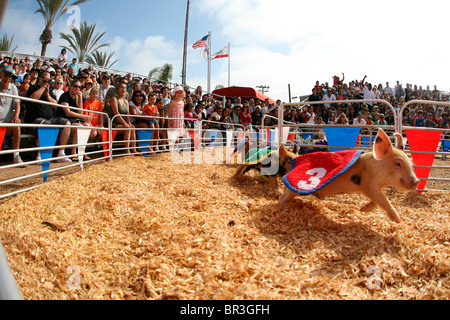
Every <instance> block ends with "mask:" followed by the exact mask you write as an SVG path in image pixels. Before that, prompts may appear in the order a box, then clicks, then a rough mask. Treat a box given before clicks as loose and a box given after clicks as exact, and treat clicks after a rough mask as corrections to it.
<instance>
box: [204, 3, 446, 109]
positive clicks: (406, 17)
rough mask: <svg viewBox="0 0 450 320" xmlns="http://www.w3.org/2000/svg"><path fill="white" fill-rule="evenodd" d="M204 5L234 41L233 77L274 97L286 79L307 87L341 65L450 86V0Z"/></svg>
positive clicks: (353, 75) (283, 93)
mask: <svg viewBox="0 0 450 320" xmlns="http://www.w3.org/2000/svg"><path fill="white" fill-rule="evenodd" d="M199 7H201V8H202V10H203V13H204V14H208V15H210V17H211V18H212V19H216V21H217V22H218V23H219V24H220V27H218V28H217V29H220V28H221V32H222V34H223V36H224V37H226V38H229V39H230V41H231V42H232V79H234V80H232V82H233V83H235V84H247V85H249V86H256V85H258V83H259V82H262V84H266V85H270V86H271V90H270V92H269V95H271V96H272V97H273V98H281V99H282V100H285V101H286V100H287V98H288V92H287V84H288V83H290V84H291V87H292V90H293V92H294V93H293V95H297V94H309V92H310V89H311V88H312V86H313V85H314V83H315V81H316V80H319V81H320V82H326V81H328V82H331V81H332V76H333V75H339V76H341V72H343V73H345V75H346V79H347V80H352V79H362V78H363V77H364V75H368V78H367V81H371V82H373V83H383V84H384V83H385V82H386V81H389V82H391V83H394V82H395V81H396V80H400V81H401V82H403V83H406V82H411V83H417V84H418V85H423V86H426V85H430V86H432V85H434V84H437V85H438V88H440V89H442V90H448V88H449V87H450V86H449V83H448V76H447V74H448V72H447V71H448V68H447V67H446V59H445V54H446V52H447V51H448V49H449V46H448V44H447V41H446V39H445V36H446V32H445V30H446V26H445V23H446V22H445V21H446V14H447V12H448V9H449V8H450V4H448V3H447V2H442V1H433V0H431V1H428V2H427V3H426V5H424V3H423V2H419V1H386V0H379V1H376V2H371V3H368V2H361V1H345V0H343V1H328V0H322V1H320V2H313V1H290V0H279V1H270V0H261V1H250V0H249V1H243V0H229V1H213V2H212V1H206V0H204V1H202V2H201V4H200V5H199ZM224 78H225V75H224V74H223V73H222V74H221V75H220V76H219V79H220V80H219V81H222V82H223V79H224ZM272 88H273V89H272Z"/></svg>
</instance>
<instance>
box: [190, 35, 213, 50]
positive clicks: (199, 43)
mask: <svg viewBox="0 0 450 320" xmlns="http://www.w3.org/2000/svg"><path fill="white" fill-rule="evenodd" d="M208 37H209V35H207V36H204V37H203V38H202V39H201V40H199V41H197V42H196V43H194V45H193V46H192V48H194V49H198V48H203V47H204V46H206V43H207V41H208Z"/></svg>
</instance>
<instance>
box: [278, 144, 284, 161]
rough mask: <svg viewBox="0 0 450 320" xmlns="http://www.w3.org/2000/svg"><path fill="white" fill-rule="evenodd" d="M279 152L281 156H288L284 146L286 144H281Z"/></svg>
mask: <svg viewBox="0 0 450 320" xmlns="http://www.w3.org/2000/svg"><path fill="white" fill-rule="evenodd" d="M278 154H279V156H280V158H284V157H285V156H286V148H285V147H284V144H282V145H281V146H280V150H279V151H278Z"/></svg>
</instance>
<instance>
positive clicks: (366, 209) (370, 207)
mask: <svg viewBox="0 0 450 320" xmlns="http://www.w3.org/2000/svg"><path fill="white" fill-rule="evenodd" d="M376 207H377V204H376V203H375V202H373V201H371V202H369V203H368V204H366V205H365V206H364V207H362V208H361V210H360V211H361V212H371V211H373V210H374V209H375V208H376Z"/></svg>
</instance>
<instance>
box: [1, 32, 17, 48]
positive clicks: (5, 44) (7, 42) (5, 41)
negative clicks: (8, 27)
mask: <svg viewBox="0 0 450 320" xmlns="http://www.w3.org/2000/svg"><path fill="white" fill-rule="evenodd" d="M13 41H14V35H13V36H12V37H11V39H8V36H7V35H6V34H5V35H3V39H0V51H7V52H14V51H16V50H17V48H18V47H19V46H16V47H15V48H14V50H11V47H12V43H13Z"/></svg>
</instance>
